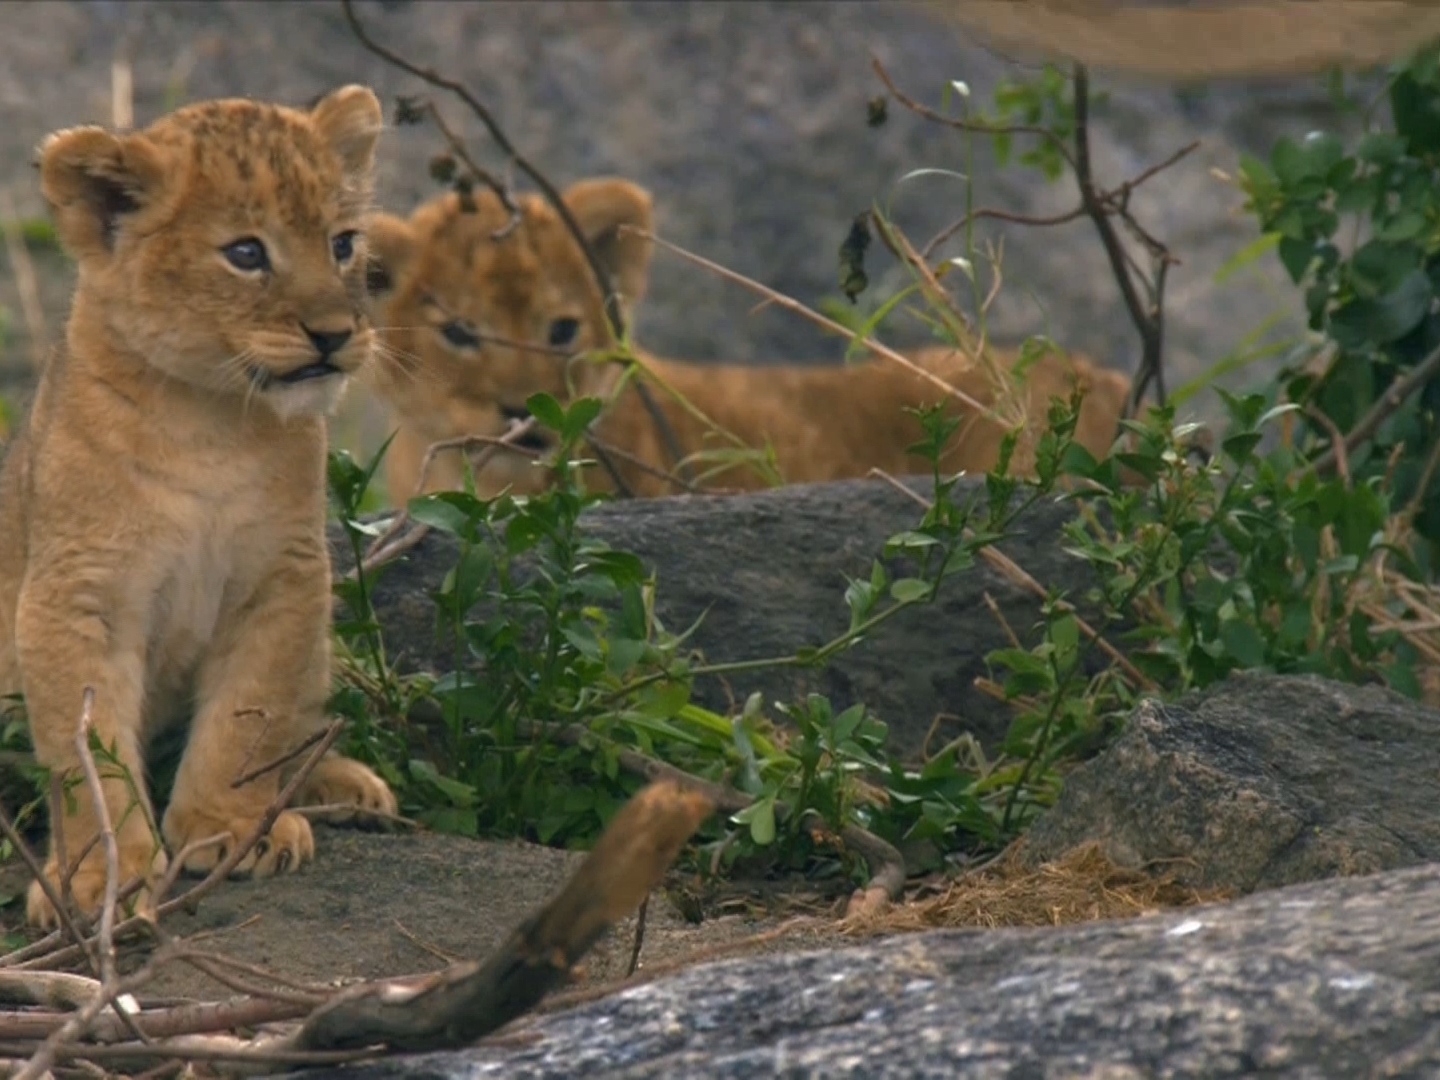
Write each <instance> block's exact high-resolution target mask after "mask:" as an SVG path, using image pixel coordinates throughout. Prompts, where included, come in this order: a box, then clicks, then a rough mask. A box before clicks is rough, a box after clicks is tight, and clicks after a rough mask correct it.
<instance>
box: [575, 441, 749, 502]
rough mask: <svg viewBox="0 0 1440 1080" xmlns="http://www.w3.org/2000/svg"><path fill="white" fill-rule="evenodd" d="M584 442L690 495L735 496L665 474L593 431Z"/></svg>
mask: <svg viewBox="0 0 1440 1080" xmlns="http://www.w3.org/2000/svg"><path fill="white" fill-rule="evenodd" d="M585 441H586V442H588V443H589V444H590V445H591V446H596V447H599V448H600V449H602V450H604V451H605V453H607V454H613V455H614V456H615V457H617V458H619V459H620V460H621V461H624V462H627V463H629V464H631V465H634V466H635V467H636V468H637V469H639V470H640V471H641V472H643V473H645V474H646V475H647V476H653V477H655V478H656V479H657V480H664V481H665V482H666V483H669V484H674V485H675V486H676V487H678V488H679V489H680V490H681V491H684V492H687V493H688V494H691V495H726V494H735V491H736V490H738V489H734V490H732V489H726V488H713V487H701V486H700V485H699V484H693V483H691V482H690V481H689V480H686V479H684V478H682V477H679V476H676V475H675V474H674V473H671V472H666V471H665V470H664V469H657V468H656V467H655V466H654V465H651V464H649V463H648V462H646V461H643V460H642V459H641V458H639V457H637V456H636V455H635V454H632V453H630V451H629V450H622V449H621V448H620V447H618V446H616V445H615V444H614V443H611V442H606V441H605V440H604V439H602V438H600V437H599V436H598V435H596V434H595V433H594V431H593V430H592V431H588V432H586V434H585Z"/></svg>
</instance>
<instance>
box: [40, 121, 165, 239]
mask: <svg viewBox="0 0 1440 1080" xmlns="http://www.w3.org/2000/svg"><path fill="white" fill-rule="evenodd" d="M37 155H38V157H39V165H40V192H41V194H42V195H44V196H45V201H46V202H48V203H49V204H50V208H51V212H52V213H53V214H54V216H55V229H56V232H58V233H59V236H60V242H61V243H62V244H63V245H64V246H65V249H66V250H67V251H69V252H70V254H71V255H73V256H74V257H75V258H76V259H77V260H80V259H85V258H87V257H95V256H98V257H100V258H104V257H106V256H108V255H109V254H110V252H111V251H113V250H114V248H115V235H116V232H117V231H118V230H119V228H120V225H121V222H122V220H123V219H124V218H126V217H127V216H129V215H133V214H136V213H138V212H140V211H143V210H144V209H145V208H146V207H148V206H152V205H154V204H155V203H156V202H158V201H159V199H160V196H161V194H162V193H163V191H164V187H165V176H166V169H165V159H164V155H163V154H162V153H161V151H160V149H159V148H158V147H157V146H156V145H155V144H154V143H152V142H151V141H150V140H149V139H147V138H146V137H145V136H144V135H138V134H137V135H115V134H113V133H111V132H109V131H106V130H105V129H104V128H100V127H89V126H87V127H74V128H66V129H64V130H63V131H56V132H53V133H52V134H50V135H48V136H46V138H45V140H44V141H43V142H42V143H41V144H40V146H39V149H38V150H37Z"/></svg>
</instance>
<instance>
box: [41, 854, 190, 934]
mask: <svg viewBox="0 0 1440 1080" xmlns="http://www.w3.org/2000/svg"><path fill="white" fill-rule="evenodd" d="M166 865H167V860H166V858H165V852H164V851H162V850H159V849H157V848H156V847H155V846H154V845H152V844H144V845H140V844H135V845H130V846H127V845H126V844H125V843H124V842H123V841H122V842H121V844H120V881H119V882H118V883H117V886H116V887H117V888H123V887H124V886H125V885H126V883H127V882H129V881H131V880H133V879H134V878H137V877H139V878H142V879H143V880H144V882H145V884H144V885H143V886H142V887H141V888H140V891H139V892H137V893H134V894H132V895H131V896H130V897H128V898H127V899H126V900H125V901H124V903H123V904H122V905H121V906H122V908H123V909H124V910H122V911H121V912H120V914H121V916H122V917H123V916H125V915H126V914H128V913H130V912H134V911H138V910H139V909H140V908H141V907H143V906H144V904H145V901H146V900H147V899H148V897H149V894H150V889H151V888H152V887H153V886H154V884H155V883H156V882H157V881H158V880H159V879H160V877H161V875H163V874H164V873H165V867H166ZM45 877H46V879H47V880H48V881H49V882H50V884H51V885H52V886H53V887H54V892H55V895H56V896H59V895H61V891H60V881H61V874H60V867H59V864H58V863H56V862H55V861H54V860H53V859H52V860H51V861H49V862H48V863H46V864H45ZM70 895H71V897H73V899H74V901H75V906H76V907H77V908H79V910H80V911H81V912H83V913H84V914H86V915H96V914H98V913H99V911H100V907H101V905H102V904H104V902H105V856H104V853H103V852H101V851H98V850H97V851H94V852H92V853H91V854H90V855H88V856H86V858H85V861H84V862H83V863H81V865H80V868H79V869H78V870H76V871H75V873H74V875H73V876H72V877H71V878H70ZM25 921H26V922H28V923H29V924H30V925H31V926H34V927H37V928H39V929H41V930H54V929H55V928H56V927H58V926H59V925H60V916H59V914H58V913H57V912H56V911H55V905H54V904H52V903H51V902H50V897H49V896H47V895H46V892H45V889H44V888H42V887H41V885H40V882H38V881H32V882H30V888H29V889H28V890H27V892H26V894H25Z"/></svg>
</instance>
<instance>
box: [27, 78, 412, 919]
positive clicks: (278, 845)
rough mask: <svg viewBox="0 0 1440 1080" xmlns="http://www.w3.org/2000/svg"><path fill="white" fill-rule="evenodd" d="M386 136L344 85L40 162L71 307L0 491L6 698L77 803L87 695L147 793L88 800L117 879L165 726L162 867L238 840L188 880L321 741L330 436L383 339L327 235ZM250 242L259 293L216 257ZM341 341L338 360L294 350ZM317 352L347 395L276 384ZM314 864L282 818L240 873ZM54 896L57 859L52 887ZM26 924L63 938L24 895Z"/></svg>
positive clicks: (135, 854)
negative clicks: (170, 775) (173, 760)
mask: <svg viewBox="0 0 1440 1080" xmlns="http://www.w3.org/2000/svg"><path fill="white" fill-rule="evenodd" d="M381 123H382V115H381V111H380V105H379V102H378V101H377V99H376V97H375V95H374V94H373V93H372V92H371V91H369V90H368V89H366V88H364V87H358V86H350V87H345V88H343V89H340V90H337V91H335V92H334V93H332V94H330V95H328V96H327V97H325V98H323V99H322V100H321V101H320V102H319V103H318V104H317V105H316V106H315V107H314V109H313V110H311V111H309V112H301V111H297V110H293V109H288V108H283V107H278V106H271V105H264V104H259V103H255V102H250V101H241V100H234V101H214V102H204V103H200V104H196V105H192V106H189V107H187V108H184V109H181V110H179V111H177V112H175V113H172V114H170V115H169V116H166V117H164V118H162V119H160V120H159V121H157V122H156V123H155V124H153V125H152V126H151V127H149V128H147V129H146V130H144V131H141V132H137V133H133V134H124V135H117V134H111V133H109V132H107V131H104V130H102V129H100V128H93V127H91V128H72V129H69V130H66V131H60V132H57V133H56V134H54V135H51V136H50V137H49V138H48V139H47V140H46V141H45V142H44V143H43V144H42V146H41V148H40V182H41V188H42V191H43V192H44V195H45V197H46V199H47V200H48V202H49V203H50V205H51V208H52V211H53V213H54V216H55V220H56V224H57V227H58V231H59V235H60V238H61V241H62V243H63V244H64V245H65V247H66V248H67V249H68V250H69V251H70V252H71V254H72V255H74V257H75V259H76V261H77V263H78V268H79V282H78V285H77V288H76V292H75V298H74V304H73V308H72V311H71V315H70V321H69V324H68V327H67V330H66V344H65V347H64V348H63V349H62V350H60V352H59V353H58V354H57V355H56V357H55V358H54V360H53V361H52V362H51V363H50V364H49V365H48V367H47V368H46V370H45V371H44V373H43V375H42V376H41V380H40V385H39V388H38V391H37V393H36V397H35V402H34V406H33V408H32V411H31V413H30V415H29V416H28V417H27V420H26V423H25V425H24V427H23V428H22V430H21V432H20V433H19V435H18V437H17V439H16V441H15V442H14V444H13V445H12V446H11V447H10V448H9V452H8V453H7V455H6V458H5V463H4V471H3V474H0V683H3V686H0V690H3V691H4V692H9V693H13V692H15V691H23V693H24V696H25V702H26V707H27V710H28V714H29V721H30V731H31V735H32V738H33V740H34V744H35V751H36V755H37V757H38V758H39V760H40V762H41V764H42V765H45V766H48V767H49V768H51V769H52V770H56V771H57V772H59V773H60V774H62V775H66V776H69V777H72V778H73V777H75V776H77V775H78V766H79V757H78V753H77V750H76V745H75V736H76V732H77V730H78V726H79V720H80V715H81V700H82V694H83V691H84V690H85V688H86V687H90V688H92V689H93V691H94V695H95V697H94V709H93V716H92V719H93V724H94V730H95V731H96V733H97V734H98V735H99V737H100V739H101V741H102V742H103V743H104V744H105V745H106V746H113V747H114V748H115V750H116V752H117V754H118V757H119V759H120V761H121V762H122V763H123V764H124V766H126V768H127V769H128V770H129V772H130V774H131V775H132V777H133V778H134V780H135V781H136V783H137V785H138V787H139V792H140V801H139V805H138V806H137V805H136V804H135V802H134V800H133V799H132V798H131V797H130V794H129V791H128V789H127V786H126V784H125V782H124V780H123V778H121V777H118V776H116V777H114V778H111V779H107V780H106V781H105V785H104V786H105V796H106V804H107V807H108V811H109V814H110V816H111V818H112V819H113V820H114V822H115V823H116V829H117V833H118V838H119V848H120V872H121V877H122V878H123V879H126V880H128V879H130V878H133V877H135V876H141V877H143V878H146V879H147V880H149V879H152V878H153V877H154V875H156V874H158V873H160V872H161V871H162V869H163V868H164V867H165V865H166V854H165V851H164V850H162V849H161V848H160V846H159V845H158V844H157V843H156V842H155V840H154V836H153V832H152V826H151V824H150V823H149V822H153V818H154V815H153V812H152V810H151V807H150V800H149V797H148V795H147V794H146V790H145V780H144V774H143V753H144V747H145V745H146V742H147V740H148V739H149V738H150V737H151V736H152V735H153V734H155V733H156V732H157V731H158V730H159V729H160V728H161V727H162V726H164V725H167V724H170V723H173V722H177V721H182V720H183V719H185V718H187V717H190V716H192V715H193V720H192V722H191V727H190V731H189V735H188V741H187V744H186V748H185V753H184V757H183V759H182V761H181V764H180V767H179V771H178V774H177V776H176V779H175V788H174V792H173V795H172V798H171V801H170V804H169V807H168V809H167V811H166V813H165V817H164V821H163V823H162V824H161V832H162V835H163V837H164V841H165V844H166V845H167V846H168V848H169V851H170V853H171V854H172V855H173V854H175V853H177V852H179V851H180V850H181V849H182V848H184V847H185V846H186V845H187V844H190V843H192V842H194V841H197V840H201V839H203V838H206V837H210V836H213V835H215V834H219V833H228V834H229V837H230V838H229V840H228V841H227V843H226V845H222V846H220V847H210V848H209V849H207V850H204V851H201V852H198V853H194V854H192V855H191V856H190V857H189V858H188V859H187V869H190V870H196V871H203V870H206V869H208V868H211V867H213V866H214V865H215V864H216V863H217V862H219V861H220V859H221V858H222V856H223V854H224V852H225V850H226V847H227V846H233V845H234V844H236V843H238V842H240V841H243V840H244V839H246V838H247V837H248V836H249V835H250V834H251V833H252V832H253V831H254V828H255V826H256V825H257V824H258V822H259V819H260V817H261V816H262V814H263V813H264V811H265V809H266V808H267V807H268V806H269V804H270V803H271V802H272V801H273V800H274V798H275V797H276V795H277V794H278V790H279V786H280V783H281V781H282V779H283V778H284V776H283V772H282V771H280V770H274V771H271V772H269V773H268V774H267V775H265V776H264V777H262V778H259V779H256V780H254V781H251V782H248V783H246V784H244V785H242V786H241V787H239V788H236V787H234V786H233V782H234V781H235V780H237V779H239V778H240V777H241V776H242V775H243V774H244V773H246V772H247V771H249V770H251V769H253V768H256V767H258V766H261V765H264V764H266V763H267V762H270V761H273V760H275V759H278V758H280V757H282V756H283V755H284V754H285V753H286V752H287V751H289V750H291V749H292V748H294V747H295V746H296V745H297V744H298V743H299V742H300V741H301V740H303V739H304V738H306V737H307V736H309V735H310V734H312V733H313V732H315V731H317V730H318V729H319V728H321V727H322V726H323V725H324V724H325V722H326V717H325V714H324V706H325V701H326V697H327V694H328V691H329V681H330V643H329V615H330V569H329V558H328V552H327V549H326V544H325V509H326V506H325V426H324V425H325V421H324V415H323V414H324V413H325V412H326V411H328V410H329V409H330V408H332V407H333V405H334V403H335V401H336V400H337V398H338V396H339V394H340V391H341V388H342V386H343V384H344V382H345V379H346V376H347V375H348V374H349V373H351V372H354V371H355V370H356V369H358V368H359V367H360V366H361V364H362V363H364V362H365V361H366V360H367V359H368V357H369V356H370V353H371V352H372V349H373V338H374V335H373V331H372V330H371V328H370V326H369V322H368V318H367V316H366V314H365V309H366V306H367V305H366V299H365V294H364V271H365V263H366V256H365V250H364V244H363V237H360V238H357V239H356V240H355V242H354V244H353V254H349V255H346V254H345V253H344V251H343V248H342V247H337V246H336V244H343V242H340V241H336V240H335V238H336V237H337V236H338V235H339V234H341V233H342V232H346V231H348V230H357V229H359V228H361V227H362V225H363V223H364V215H365V213H366V212H367V211H368V209H369V200H370V187H371V172H372V166H373V152H374V145H375V141H376V137H377V136H378V134H379V131H380V128H381ZM247 237H253V238H258V239H260V240H261V241H263V243H264V245H265V248H266V250H267V252H268V256H269V268H268V269H266V268H264V267H261V268H260V269H258V270H257V269H254V268H251V269H240V268H237V267H236V266H234V265H232V262H231V261H230V260H229V259H228V258H227V256H226V255H224V254H223V253H222V250H221V249H222V248H226V247H228V246H229V245H232V244H233V243H234V242H236V241H237V240H242V239H244V238H247ZM252 250H253V249H252ZM346 332H348V333H349V334H350V336H349V338H348V341H346V342H344V343H342V344H340V345H339V347H338V349H337V348H336V347H335V343H334V342H332V343H331V344H330V345H329V346H327V347H326V348H322V347H321V345H320V344H319V343H318V341H316V340H315V339H313V338H312V337H311V336H310V335H311V334H324V333H330V334H337V335H338V334H343V333H346ZM327 349H328V351H329V354H330V355H329V359H330V363H331V364H332V365H333V367H334V368H335V369H337V370H335V371H333V372H331V373H330V374H327V375H323V376H322V377H318V378H313V379H307V380H305V381H297V382H292V383H287V382H284V381H282V380H283V379H284V378H285V377H286V376H287V375H293V374H294V373H296V372H297V371H299V370H301V369H306V368H308V367H309V366H310V365H312V364H314V363H316V362H318V361H319V360H320V359H321V358H322V356H323V355H325V352H326V351H327ZM289 768H290V771H291V772H293V769H294V764H293V763H292V764H291V765H290V766H289ZM111 772H112V773H113V772H114V770H113V769H112V770H111ZM73 795H74V797H73V800H72V803H71V805H72V806H73V808H74V809H73V813H72V812H66V813H65V814H64V815H63V818H62V820H61V821H60V822H58V823H55V822H52V830H53V829H55V828H56V827H57V826H58V828H59V830H60V832H61V833H62V836H63V840H64V850H65V851H66V852H67V853H68V856H69V857H70V858H71V859H73V858H74V857H75V856H76V855H77V854H78V853H80V852H81V851H82V850H83V849H85V848H86V845H87V844H88V843H89V842H90V841H91V840H92V838H93V837H94V836H95V835H96V832H97V829H98V818H97V814H96V812H95V809H94V807H93V804H92V801H91V799H90V797H89V795H88V794H87V793H86V791H85V789H84V788H83V786H82V787H81V788H80V789H79V790H76V791H74V792H73ZM298 801H300V802H308V803H314V802H325V803H337V802H338V803H345V804H352V805H354V806H356V807H358V808H361V809H371V810H379V811H384V812H393V811H394V809H395V799H394V796H393V795H392V794H391V792H390V791H389V789H388V788H387V787H386V786H385V783H384V782H383V781H382V780H381V779H380V778H379V777H378V776H376V775H375V774H374V773H372V772H371V771H370V770H369V769H367V768H366V767H364V766H363V765H360V764H359V763H357V762H354V761H349V760H347V759H345V758H342V757H340V756H338V755H331V756H329V757H327V758H326V759H325V760H323V761H322V762H321V764H320V766H319V768H318V769H317V770H316V771H315V773H314V774H312V777H311V779H310V780H309V782H308V783H307V784H306V785H305V787H304V790H303V791H302V792H301V793H300V796H299V800H298ZM147 819H149V821H148V822H147ZM313 851H314V841H313V839H312V835H311V830H310V826H309V824H308V823H307V822H306V820H305V818H304V817H302V816H300V815H299V814H297V813H294V812H293V811H285V812H283V813H282V814H280V816H279V818H278V819H277V820H276V822H275V824H274V826H273V827H272V829H271V831H270V834H269V837H268V838H266V839H264V840H262V842H261V843H260V844H259V845H257V847H256V848H255V849H254V850H253V851H252V852H251V853H250V855H248V856H247V857H246V859H245V860H244V861H243V862H242V863H241V864H240V866H239V867H238V872H240V873H250V874H254V875H257V876H260V875H267V874H272V873H276V872H279V871H282V870H285V869H294V868H296V867H298V866H299V865H300V864H301V863H303V862H304V861H305V860H307V859H308V858H309V857H310V856H311V855H312V853H313ZM58 873H59V867H58V864H57V858H56V851H55V845H54V843H53V840H52V846H51V855H50V859H49V861H48V863H47V866H46V874H47V876H48V877H50V879H51V880H52V881H55V880H58ZM104 883H105V868H104V861H103V855H102V851H101V849H100V846H99V845H92V846H91V848H90V854H89V855H88V856H87V857H86V858H85V860H84V861H83V862H82V864H81V866H80V868H79V870H78V871H77V872H76V873H75V876H74V879H73V882H72V889H73V892H74V896H75V899H76V901H77V902H78V904H79V905H80V906H81V907H82V908H84V909H87V910H94V909H95V908H96V907H97V906H98V904H99V901H100V898H101V895H102V891H103V888H104ZM28 914H29V918H30V920H31V921H32V922H34V923H38V924H42V925H48V924H53V922H54V921H55V912H54V910H53V909H52V907H51V905H50V903H49V902H48V901H47V900H46V898H45V896H44V894H43V892H42V891H41V889H40V887H39V884H38V883H35V884H34V885H32V888H31V890H30V895H29V905H28Z"/></svg>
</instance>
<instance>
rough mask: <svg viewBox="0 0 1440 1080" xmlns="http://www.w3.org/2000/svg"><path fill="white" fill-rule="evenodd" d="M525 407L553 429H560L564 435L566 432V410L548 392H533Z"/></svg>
mask: <svg viewBox="0 0 1440 1080" xmlns="http://www.w3.org/2000/svg"><path fill="white" fill-rule="evenodd" d="M525 407H526V408H527V409H529V410H530V415H531V416H533V417H535V419H536V420H539V421H540V423H542V424H544V425H545V426H546V427H547V428H549V429H550V430H551V431H558V432H560V433H561V434H562V435H563V434H564V432H565V410H564V409H562V408H561V407H560V403H559V402H558V401H556V400H555V399H554V398H553V397H552V396H551V395H549V394H546V393H539V394H531V395H530V396H529V397H528V398H526V399H525Z"/></svg>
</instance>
